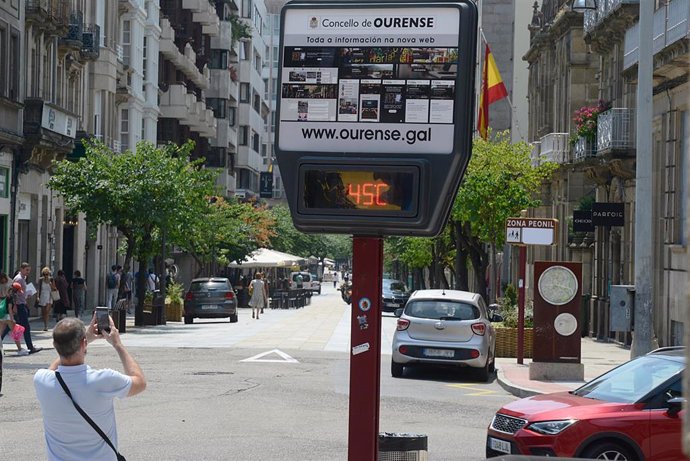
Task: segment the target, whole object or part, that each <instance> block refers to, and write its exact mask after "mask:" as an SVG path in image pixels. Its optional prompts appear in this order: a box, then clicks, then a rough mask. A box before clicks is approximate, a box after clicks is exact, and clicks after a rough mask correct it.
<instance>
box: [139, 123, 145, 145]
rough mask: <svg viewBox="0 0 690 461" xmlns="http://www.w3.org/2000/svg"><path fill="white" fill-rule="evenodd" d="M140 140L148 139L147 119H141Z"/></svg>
mask: <svg viewBox="0 0 690 461" xmlns="http://www.w3.org/2000/svg"><path fill="white" fill-rule="evenodd" d="M139 139H142V140H143V139H146V119H145V118H142V119H141V137H140V138H139Z"/></svg>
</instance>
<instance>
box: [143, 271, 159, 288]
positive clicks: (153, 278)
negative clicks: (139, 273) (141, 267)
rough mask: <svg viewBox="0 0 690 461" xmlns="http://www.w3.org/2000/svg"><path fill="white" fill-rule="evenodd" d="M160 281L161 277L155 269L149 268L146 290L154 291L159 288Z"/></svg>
mask: <svg viewBox="0 0 690 461" xmlns="http://www.w3.org/2000/svg"><path fill="white" fill-rule="evenodd" d="M159 282H160V279H159V278H158V276H157V275H156V273H155V272H153V269H149V275H148V276H147V277H146V291H148V292H154V291H156V290H157V289H158V283H159Z"/></svg>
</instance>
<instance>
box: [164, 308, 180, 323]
mask: <svg viewBox="0 0 690 461" xmlns="http://www.w3.org/2000/svg"><path fill="white" fill-rule="evenodd" d="M182 311H183V308H182V304H179V303H168V304H166V305H165V319H166V320H168V321H169V322H181V321H182V314H183V312H182Z"/></svg>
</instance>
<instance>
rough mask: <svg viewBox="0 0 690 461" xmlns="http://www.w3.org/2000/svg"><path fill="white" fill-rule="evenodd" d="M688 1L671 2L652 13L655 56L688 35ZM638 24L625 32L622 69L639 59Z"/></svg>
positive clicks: (673, 0)
mask: <svg viewBox="0 0 690 461" xmlns="http://www.w3.org/2000/svg"><path fill="white" fill-rule="evenodd" d="M688 9H689V8H688V0H671V1H670V2H669V3H668V4H667V5H665V6H662V7H661V8H659V9H658V10H656V11H655V12H654V31H653V36H654V43H653V44H652V50H653V53H654V54H657V53H658V52H660V51H661V50H663V49H664V48H666V47H667V46H669V45H671V44H673V43H675V42H677V41H678V40H681V39H683V38H685V37H688V35H690V26H689V21H688ZM639 45H640V23H639V22H638V23H636V24H635V25H633V26H632V27H630V28H629V29H628V30H627V31H626V32H625V50H624V56H623V69H628V68H630V67H632V66H634V65H635V64H637V62H638V61H639V59H640V50H639Z"/></svg>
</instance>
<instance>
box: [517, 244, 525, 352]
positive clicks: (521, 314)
mask: <svg viewBox="0 0 690 461" xmlns="http://www.w3.org/2000/svg"><path fill="white" fill-rule="evenodd" d="M519 264H520V275H519V277H518V278H519V280H518V342H517V363H519V364H522V363H523V361H524V357H525V352H524V350H525V281H526V278H527V246H526V245H520V262H519Z"/></svg>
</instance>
